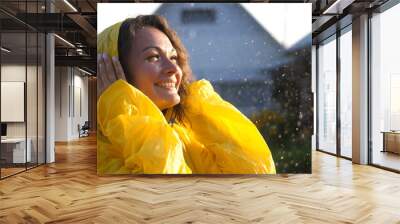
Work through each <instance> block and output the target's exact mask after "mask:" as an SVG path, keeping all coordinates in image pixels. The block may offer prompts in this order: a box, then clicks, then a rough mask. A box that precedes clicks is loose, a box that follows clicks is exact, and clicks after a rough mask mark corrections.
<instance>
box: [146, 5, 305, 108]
mask: <svg viewBox="0 0 400 224" xmlns="http://www.w3.org/2000/svg"><path fill="white" fill-rule="evenodd" d="M154 14H158V15H162V16H164V17H166V18H167V20H168V22H169V24H170V26H171V27H172V28H173V29H175V30H176V32H177V33H178V35H179V37H180V38H181V39H182V41H183V43H184V45H185V46H186V48H187V50H188V53H189V55H190V64H191V67H192V70H193V73H194V75H195V77H196V78H197V79H203V78H204V79H207V80H209V81H211V82H212V84H213V86H214V88H215V89H216V90H217V91H218V92H219V93H220V95H221V96H222V97H223V98H224V99H226V100H228V101H229V102H231V103H232V104H234V105H235V106H236V107H238V109H239V110H241V111H242V112H244V113H245V114H246V115H252V114H253V113H255V112H257V111H259V110H261V109H266V108H268V109H273V108H275V109H277V107H278V105H277V104H276V103H274V100H273V99H272V95H271V94H272V92H271V87H272V86H273V83H272V79H271V74H272V73H273V71H275V70H276V69H277V68H279V67H282V66H283V65H285V64H287V63H288V62H289V60H292V59H291V57H288V54H287V52H286V50H285V48H284V47H283V46H282V45H280V44H279V43H278V42H277V41H276V40H275V39H274V38H273V37H272V36H271V34H270V33H269V32H268V31H267V30H265V29H264V28H263V27H262V26H261V25H260V24H259V23H258V22H257V21H256V20H255V19H254V18H253V17H252V15H251V14H249V13H248V12H247V10H246V9H245V8H243V7H242V6H241V5H240V4H235V3H231V4H212V3H186V4H168V3H166V4H162V5H161V6H160V7H159V8H158V10H157V11H156V12H155V13H154ZM310 43H311V42H310Z"/></svg>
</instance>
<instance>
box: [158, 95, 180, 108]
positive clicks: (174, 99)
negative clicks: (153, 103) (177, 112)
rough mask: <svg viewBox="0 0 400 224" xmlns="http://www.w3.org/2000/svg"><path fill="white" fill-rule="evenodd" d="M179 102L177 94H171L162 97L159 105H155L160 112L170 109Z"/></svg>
mask: <svg viewBox="0 0 400 224" xmlns="http://www.w3.org/2000/svg"><path fill="white" fill-rule="evenodd" d="M179 102H181V98H180V96H179V95H178V94H171V95H166V96H163V98H162V100H160V104H159V105H157V106H158V107H159V108H160V109H161V110H165V109H168V108H171V107H173V106H175V105H177V104H179Z"/></svg>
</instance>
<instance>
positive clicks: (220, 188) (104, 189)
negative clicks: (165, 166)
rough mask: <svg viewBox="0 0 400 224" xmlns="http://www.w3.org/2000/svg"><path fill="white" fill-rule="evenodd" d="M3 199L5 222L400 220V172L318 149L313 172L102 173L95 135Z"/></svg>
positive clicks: (3, 190) (1, 192)
mask: <svg viewBox="0 0 400 224" xmlns="http://www.w3.org/2000/svg"><path fill="white" fill-rule="evenodd" d="M0 201H1V203H0V223H400V212H399V211H400V175H399V174H396V173H392V172H388V171H384V170H381V169H378V168H375V167H371V166H362V165H355V164H352V163H351V162H350V161H348V160H344V159H339V158H336V157H333V156H330V155H327V154H324V153H321V152H313V174H312V175H309V174H299V175H277V176H252V175H250V176H240V175H229V176H225V177H224V176H211V175H206V176H201V175H198V176H174V175H169V176H162V175H157V176H143V175H142V176H125V175H124V176H107V177H99V176H97V174H96V141H95V138H94V137H89V138H83V139H81V140H79V141H74V142H69V143H68V144H57V145H56V163H54V164H48V165H45V166H41V167H38V168H35V169H32V170H29V171H27V172H25V173H21V174H18V175H16V176H13V177H9V178H7V179H4V180H2V181H0Z"/></svg>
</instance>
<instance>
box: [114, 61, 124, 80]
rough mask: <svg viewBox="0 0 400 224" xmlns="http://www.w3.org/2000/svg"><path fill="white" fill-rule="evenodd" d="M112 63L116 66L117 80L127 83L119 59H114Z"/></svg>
mask: <svg viewBox="0 0 400 224" xmlns="http://www.w3.org/2000/svg"><path fill="white" fill-rule="evenodd" d="M112 61H113V64H114V69H115V74H116V76H117V79H122V80H125V81H126V78H125V73H124V70H123V69H122V66H121V63H120V62H119V60H118V57H116V56H114V57H112Z"/></svg>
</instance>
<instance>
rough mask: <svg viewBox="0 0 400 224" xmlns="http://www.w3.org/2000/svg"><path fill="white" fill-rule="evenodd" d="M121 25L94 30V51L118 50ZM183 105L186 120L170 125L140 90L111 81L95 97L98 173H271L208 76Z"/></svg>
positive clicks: (244, 123)
mask: <svg viewBox="0 0 400 224" xmlns="http://www.w3.org/2000/svg"><path fill="white" fill-rule="evenodd" d="M120 25H121V23H117V24H115V25H113V26H111V27H109V28H108V29H106V30H105V31H103V32H102V33H101V34H99V36H98V42H97V48H98V52H99V53H103V52H105V53H108V54H109V55H111V56H115V55H118V52H117V49H118V47H117V42H118V31H119V27H120ZM182 105H183V107H184V110H185V118H186V121H185V123H175V124H169V123H168V122H167V119H166V117H165V116H164V115H163V113H162V112H161V111H160V109H159V108H158V107H157V106H156V105H155V104H154V103H153V102H152V101H151V100H150V99H149V98H148V97H147V96H146V95H144V94H143V93H142V92H141V91H140V90H138V89H136V88H135V87H133V86H132V85H130V84H128V83H127V82H126V81H123V80H118V81H116V82H114V83H113V84H112V85H110V86H109V87H108V88H107V89H106V90H105V91H104V92H103V93H102V95H101V96H100V98H99V100H98V102H97V119H98V131H97V170H98V174H191V173H193V174H274V173H275V165H274V161H273V158H272V155H271V152H270V150H269V148H268V145H267V144H266V142H265V140H264V138H263V137H262V136H261V134H260V133H259V131H258V130H257V128H256V127H255V125H254V124H253V123H252V122H251V121H250V120H249V119H248V118H247V117H245V116H244V115H243V114H242V113H241V112H240V111H239V110H237V109H236V108H235V107H234V106H233V105H231V104H230V103H228V102H226V101H224V100H223V99H222V98H221V97H220V96H219V95H218V94H217V93H216V92H215V91H214V89H213V87H212V86H211V84H210V83H209V82H208V81H206V80H200V81H196V82H193V83H191V84H190V85H189V88H188V95H187V97H186V99H185V100H184V101H183V102H182ZM166 116H167V117H168V113H167V115H166Z"/></svg>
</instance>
